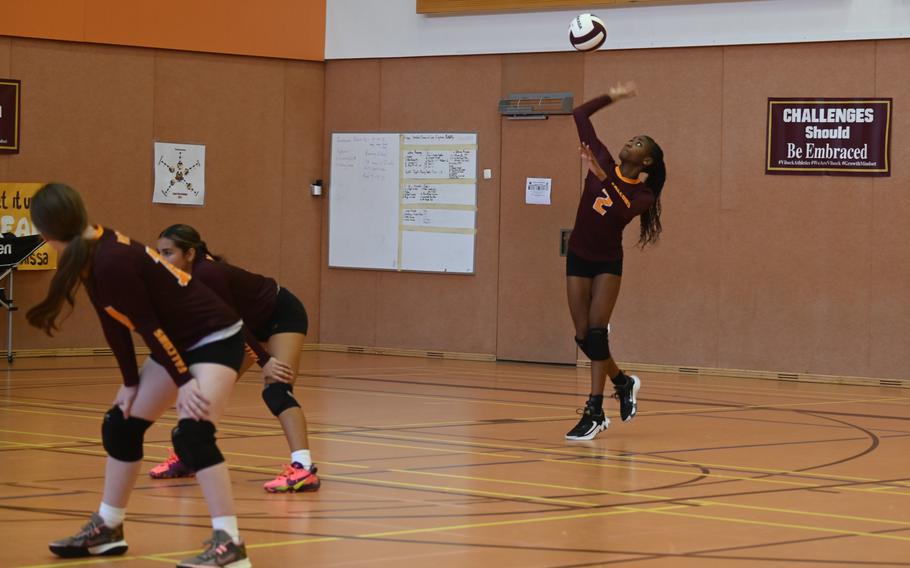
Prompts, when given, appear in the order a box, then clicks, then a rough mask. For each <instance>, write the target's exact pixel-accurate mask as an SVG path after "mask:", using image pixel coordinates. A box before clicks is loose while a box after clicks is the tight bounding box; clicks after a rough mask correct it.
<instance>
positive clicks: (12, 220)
mask: <svg viewBox="0 0 910 568" xmlns="http://www.w3.org/2000/svg"><path fill="white" fill-rule="evenodd" d="M43 185H44V184H43V183H0V233H12V234H14V235H16V236H17V237H23V236H26V235H37V234H38V230H37V229H35V226H34V225H32V219H31V217H30V216H29V213H28V208H29V206H30V205H31V203H32V196H33V195H35V192H36V191H38V190H39V189H41V187H42V186H43ZM53 268H57V251H55V250H54V249H52V248H51V247H50V245H48V244H47V243H45V244H44V245H41V248H39V249H38V250H36V251H35V252H33V253H32V254H31V255H30V256H29V257H28V258H26V259H25V260H24V261H22V263H21V264H20V265H19V270H50V269H53Z"/></svg>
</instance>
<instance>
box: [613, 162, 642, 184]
mask: <svg viewBox="0 0 910 568" xmlns="http://www.w3.org/2000/svg"><path fill="white" fill-rule="evenodd" d="M616 177H618V178H619V179H621V180H622V181H624V182H626V183H631V184H636V183H641V179H639V178H627V177H626V176H624V175H622V172H621V171H620V169H619V166H616Z"/></svg>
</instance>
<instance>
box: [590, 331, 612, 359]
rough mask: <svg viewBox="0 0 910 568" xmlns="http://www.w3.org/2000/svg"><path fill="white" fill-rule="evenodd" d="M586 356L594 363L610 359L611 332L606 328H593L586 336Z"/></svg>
mask: <svg viewBox="0 0 910 568" xmlns="http://www.w3.org/2000/svg"><path fill="white" fill-rule="evenodd" d="M585 347H587V351H585V355H587V356H588V358H589V359H591V360H592V361H606V360H607V359H609V358H610V331H609V330H608V329H607V328H605V327H592V328H591V329H589V330H588V333H587V334H586V335H585Z"/></svg>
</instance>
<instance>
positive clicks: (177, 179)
mask: <svg viewBox="0 0 910 568" xmlns="http://www.w3.org/2000/svg"><path fill="white" fill-rule="evenodd" d="M152 202H153V203H170V204H173V205H203V204H205V145H203V144H172V143H169V142H155V192H154V194H153V196H152Z"/></svg>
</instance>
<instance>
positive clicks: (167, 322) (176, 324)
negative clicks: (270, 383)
mask: <svg viewBox="0 0 910 568" xmlns="http://www.w3.org/2000/svg"><path fill="white" fill-rule="evenodd" d="M98 232H99V234H100V236H99V238H98V248H97V249H95V256H94V259H93V262H92V271H91V275H90V276H89V278H87V279H86V282H85V288H86V291H87V292H88V296H89V298H90V299H91V301H92V304H93V305H94V306H95V310H97V311H98V316H99V317H100V318H101V327H102V329H103V330H104V337H105V338H106V339H107V342H108V344H109V345H110V346H111V350H112V351H113V352H114V356H115V357H116V358H117V363H118V364H119V366H120V371H121V373H122V374H123V384H125V385H127V386H135V385H137V384H139V371H138V368H137V366H136V351H135V348H134V346H133V338H132V336H131V335H130V331H135V332H136V333H138V334H139V335H140V336H142V339H143V341H145V344H146V345H148V347H149V349H151V351H152V356H153V357H154V358H155V360H156V361H158V362H160V363H162V364H163V365H164V366H165V368H166V369H167V371H168V373H169V374H170V375H171V378H172V379H173V380H174V382H175V383H177V385H178V386H180V385H183V384H184V383H186V382H187V381H189V380H190V379H191V378H192V376H191V375H190V372H189V368H188V367H187V365H186V363H185V362H184V360H183V357H181V355H180V353H181V352H185V351H186V350H188V349H189V348H190V347H192V346H194V345H195V344H196V343H198V342H199V341H200V340H201V339H203V338H204V337H206V336H208V335H210V334H212V333H214V332H216V331H219V330H222V329H224V328H227V327H230V326H232V325H234V324H236V323H237V321H239V320H240V316H238V315H237V314H236V313H235V312H234V310H232V309H231V308H230V307H228V306H227V305H226V304H225V303H224V302H223V301H221V300H220V299H219V298H218V296H216V295H215V294H214V293H213V292H212V291H211V290H209V289H208V288H207V287H206V286H205V285H204V284H202V283H201V282H197V281H195V280H193V279H192V278H191V277H190V275H189V274H187V273H186V272H183V271H182V270H179V269H177V268H175V267H174V266H173V265H172V264H170V263H169V262H167V261H166V260H164V259H163V258H161V256H160V255H159V254H158V252H157V251H155V249H152V248H149V247H147V246H145V245H142V244H140V243H137V242H135V241H133V240H131V239H130V238H129V237H127V236H125V235H122V234H120V233H118V232H116V231H112V230H110V229H105V228H101V227H99V228H98Z"/></svg>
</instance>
